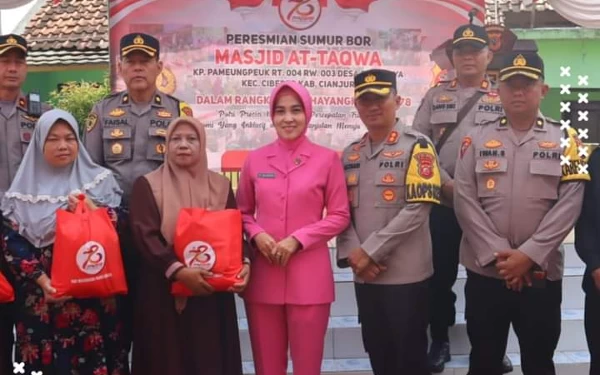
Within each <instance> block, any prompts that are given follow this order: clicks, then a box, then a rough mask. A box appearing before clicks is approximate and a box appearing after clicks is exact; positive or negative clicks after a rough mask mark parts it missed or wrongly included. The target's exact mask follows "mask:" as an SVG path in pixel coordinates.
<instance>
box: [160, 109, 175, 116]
mask: <svg viewBox="0 0 600 375" xmlns="http://www.w3.org/2000/svg"><path fill="white" fill-rule="evenodd" d="M156 115H157V116H158V117H161V118H171V117H173V114H172V113H171V112H169V111H167V110H165V109H161V110H159V111H157V112H156Z"/></svg>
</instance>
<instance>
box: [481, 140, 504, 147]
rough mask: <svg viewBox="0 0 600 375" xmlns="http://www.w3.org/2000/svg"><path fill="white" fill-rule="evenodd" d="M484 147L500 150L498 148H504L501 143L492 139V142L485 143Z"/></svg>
mask: <svg viewBox="0 0 600 375" xmlns="http://www.w3.org/2000/svg"><path fill="white" fill-rule="evenodd" d="M484 146H485V147H487V148H498V147H500V146H502V142H500V141H498V140H496V139H492V140H491V141H487V142H485V144H484Z"/></svg>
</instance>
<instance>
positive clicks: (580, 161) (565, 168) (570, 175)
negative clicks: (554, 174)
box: [560, 128, 590, 182]
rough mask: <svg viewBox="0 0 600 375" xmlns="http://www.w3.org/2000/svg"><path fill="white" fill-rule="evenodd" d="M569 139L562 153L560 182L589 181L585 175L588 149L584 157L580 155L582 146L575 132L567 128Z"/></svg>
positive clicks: (586, 174) (588, 177) (587, 175)
mask: <svg viewBox="0 0 600 375" xmlns="http://www.w3.org/2000/svg"><path fill="white" fill-rule="evenodd" d="M567 135H568V137H569V143H568V146H567V147H565V149H564V151H563V160H565V159H566V160H567V162H566V164H565V162H561V165H562V177H561V179H560V181H561V182H566V181H590V175H589V173H587V167H586V166H587V162H588V159H589V149H588V150H587V152H586V153H585V154H584V155H580V152H579V149H580V148H582V147H586V148H587V146H584V144H583V143H582V142H581V140H580V139H579V137H578V136H577V131H576V130H575V129H573V128H569V129H568V131H567Z"/></svg>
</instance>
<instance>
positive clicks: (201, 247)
mask: <svg viewBox="0 0 600 375" xmlns="http://www.w3.org/2000/svg"><path fill="white" fill-rule="evenodd" d="M183 259H185V264H186V265H187V266H188V267H191V268H202V269H204V270H207V271H208V270H210V269H212V268H213V266H214V265H215V262H216V260H217V256H216V254H215V250H214V249H213V248H212V246H210V245H209V244H207V243H206V242H203V241H193V242H190V243H189V244H188V245H187V246H186V247H185V249H184V250H183Z"/></svg>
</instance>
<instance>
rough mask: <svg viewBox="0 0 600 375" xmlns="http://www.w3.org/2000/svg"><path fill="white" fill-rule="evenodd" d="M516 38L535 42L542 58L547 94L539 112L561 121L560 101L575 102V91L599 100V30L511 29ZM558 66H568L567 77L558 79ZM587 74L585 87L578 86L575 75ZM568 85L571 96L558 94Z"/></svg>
mask: <svg viewBox="0 0 600 375" xmlns="http://www.w3.org/2000/svg"><path fill="white" fill-rule="evenodd" d="M513 31H514V32H515V34H517V36H518V37H519V39H533V40H535V41H536V43H537V45H538V49H539V54H540V56H541V57H542V58H543V59H544V65H545V73H546V83H547V84H548V85H549V86H550V91H549V92H548V95H546V98H545V99H544V101H543V103H542V108H541V109H542V112H543V113H544V114H545V115H547V116H549V117H552V118H554V119H557V120H558V119H560V118H561V113H560V102H561V100H564V101H577V100H578V99H579V96H578V94H577V93H578V92H588V93H589V96H588V100H589V101H590V102H591V101H600V69H598V61H600V30H595V29H583V28H571V29H531V30H529V29H513ZM561 66H570V67H571V76H570V77H566V76H565V77H561V69H560V67H561ZM579 75H582V76H585V75H587V76H588V77H589V78H588V84H589V85H588V86H579V78H578V76H579ZM561 84H563V85H566V84H569V85H571V94H570V95H567V94H563V95H561V93H560V91H561V88H560V85H561Z"/></svg>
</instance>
